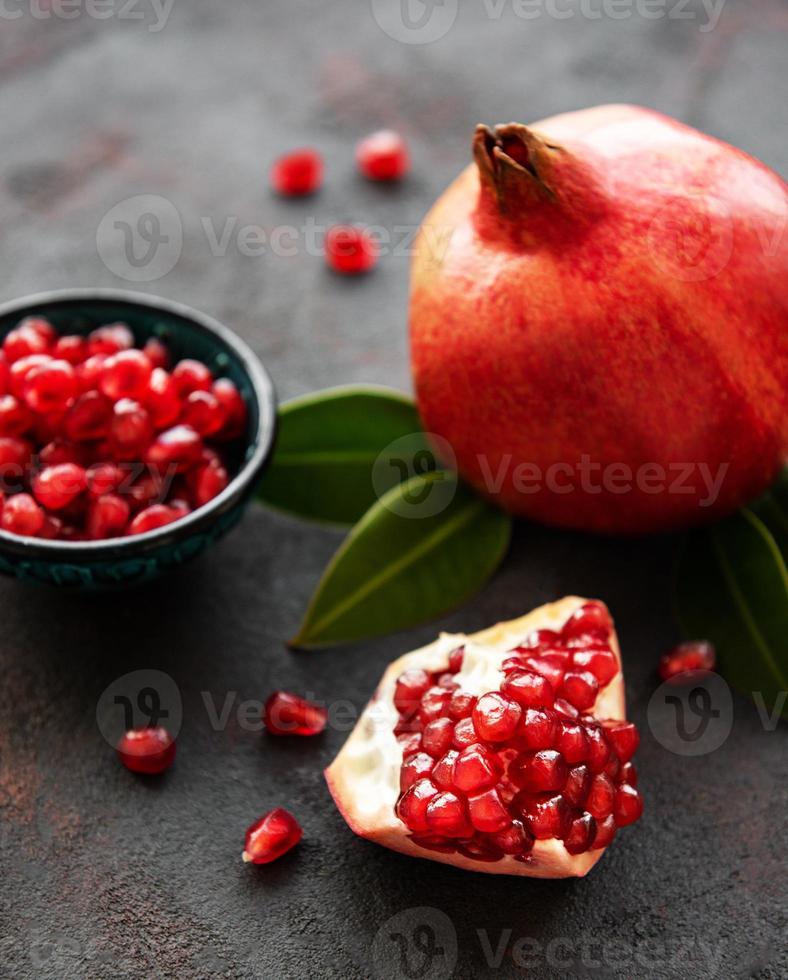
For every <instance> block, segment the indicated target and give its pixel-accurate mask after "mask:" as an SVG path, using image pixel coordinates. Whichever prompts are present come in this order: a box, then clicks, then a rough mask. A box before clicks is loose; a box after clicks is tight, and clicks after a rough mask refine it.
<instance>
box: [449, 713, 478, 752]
mask: <svg viewBox="0 0 788 980" xmlns="http://www.w3.org/2000/svg"><path fill="white" fill-rule="evenodd" d="M478 741H479V736H478V735H477V734H476V728H475V727H474V724H473V719H472V718H461V719H460V720H459V721H458V722H457V724H456V725H455V726H454V735H453V737H452V740H451V744H452V746H453V747H454V748H455V749H465V748H467V747H468V746H469V745H473V744H474V743H475V742H478Z"/></svg>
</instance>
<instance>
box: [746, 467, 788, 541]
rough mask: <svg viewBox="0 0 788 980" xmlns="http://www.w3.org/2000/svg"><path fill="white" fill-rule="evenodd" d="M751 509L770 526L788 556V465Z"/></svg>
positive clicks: (775, 538)
mask: <svg viewBox="0 0 788 980" xmlns="http://www.w3.org/2000/svg"><path fill="white" fill-rule="evenodd" d="M750 510H751V511H753V512H754V513H755V514H756V515H757V516H758V517H759V518H760V519H761V520H762V521H763V523H764V524H765V525H766V526H767V527H768V528H769V530H770V531H771V533H772V536H773V537H774V540H775V541H776V542H777V544H778V546H779V548H780V551H781V552H782V556H783V558H787V557H788V467H786V468H785V469H784V470H783V471H782V473H781V474H780V476H779V477H778V478H777V482H776V483H775V484H774V486H773V487H772V488H771V490H769V492H768V493H765V494H764V495H763V496H762V497H760V498H759V499H758V500H756V501H755V503H753V504H751V505H750Z"/></svg>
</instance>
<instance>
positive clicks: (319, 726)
mask: <svg viewBox="0 0 788 980" xmlns="http://www.w3.org/2000/svg"><path fill="white" fill-rule="evenodd" d="M263 722H264V723H265V727H266V728H267V729H268V731H269V732H271V734H272V735H319V734H320V732H322V731H323V729H324V728H325V727H326V724H327V722H328V712H327V711H326V709H325V708H323V707H321V706H320V705H319V704H315V703H314V702H313V701H307V700H306V699H305V698H299V697H298V696H297V695H296V694H289V693H288V692H287V691H274V693H273V694H272V695H271V696H270V697H269V698H268V700H267V701H266V702H265V708H264V709H263Z"/></svg>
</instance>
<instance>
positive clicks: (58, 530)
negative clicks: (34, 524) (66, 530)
mask: <svg viewBox="0 0 788 980" xmlns="http://www.w3.org/2000/svg"><path fill="white" fill-rule="evenodd" d="M38 537H39V538H43V539H44V540H45V541H54V540H56V539H57V538H60V537H63V522H62V521H61V520H60V518H59V517H55V515H54V514H45V515H44V523H43V524H42V525H41V530H40V531H39V532H38Z"/></svg>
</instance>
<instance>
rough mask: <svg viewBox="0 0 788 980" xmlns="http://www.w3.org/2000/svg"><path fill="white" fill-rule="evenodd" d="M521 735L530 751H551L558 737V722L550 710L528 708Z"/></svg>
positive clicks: (521, 727)
mask: <svg viewBox="0 0 788 980" xmlns="http://www.w3.org/2000/svg"><path fill="white" fill-rule="evenodd" d="M520 735H521V736H522V741H523V742H524V744H525V746H526V747H527V748H529V749H550V748H552V747H553V746H554V745H555V743H556V739H557V737H558V720H557V718H556V717H555V715H554V714H553V712H552V711H550V709H549V708H526V709H525V714H524V716H523V721H522V725H521V726H520Z"/></svg>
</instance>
